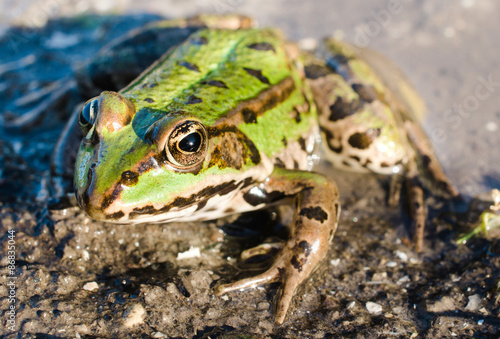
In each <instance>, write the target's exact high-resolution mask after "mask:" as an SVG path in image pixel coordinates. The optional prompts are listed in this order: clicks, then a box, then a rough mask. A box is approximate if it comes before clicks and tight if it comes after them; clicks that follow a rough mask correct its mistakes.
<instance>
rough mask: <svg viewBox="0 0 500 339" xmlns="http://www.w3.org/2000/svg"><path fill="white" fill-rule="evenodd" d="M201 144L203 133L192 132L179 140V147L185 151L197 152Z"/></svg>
mask: <svg viewBox="0 0 500 339" xmlns="http://www.w3.org/2000/svg"><path fill="white" fill-rule="evenodd" d="M200 146H201V135H200V133H196V132H195V133H191V134H188V135H186V136H185V137H184V138H183V139H182V140H181V141H179V148H180V149H181V150H182V151H184V152H190V153H192V152H196V151H197V150H199V149H200Z"/></svg>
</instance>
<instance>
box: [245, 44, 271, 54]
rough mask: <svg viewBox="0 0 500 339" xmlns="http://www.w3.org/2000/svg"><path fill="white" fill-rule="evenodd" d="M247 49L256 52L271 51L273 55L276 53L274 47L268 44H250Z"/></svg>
mask: <svg viewBox="0 0 500 339" xmlns="http://www.w3.org/2000/svg"><path fill="white" fill-rule="evenodd" d="M247 47H248V48H251V49H255V50H257V51H273V52H274V53H276V50H275V49H274V46H273V45H271V44H270V43H269V42H257V43H254V44H250V45H248V46H247Z"/></svg>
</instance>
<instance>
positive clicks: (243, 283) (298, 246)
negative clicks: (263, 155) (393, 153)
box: [215, 169, 340, 324]
mask: <svg viewBox="0 0 500 339" xmlns="http://www.w3.org/2000/svg"><path fill="white" fill-rule="evenodd" d="M264 186H265V187H264V188H263V189H262V191H260V193H259V196H261V197H262V199H267V196H268V194H269V193H273V195H280V196H281V197H282V198H286V197H293V198H294V206H295V214H294V220H293V222H292V225H291V232H290V238H289V240H288V241H287V242H286V243H285V244H284V245H283V246H282V248H281V250H280V252H279V253H278V255H277V258H276V260H275V261H274V263H273V264H272V265H271V267H270V268H269V269H268V270H267V271H265V272H264V273H261V274H259V275H257V276H254V277H250V278H246V279H242V280H239V281H236V282H233V283H229V284H224V285H220V286H219V287H218V288H217V289H216V291H215V293H216V294H217V295H221V294H224V293H228V292H231V291H235V290H241V289H245V288H249V287H256V286H260V285H263V284H267V283H272V282H278V281H279V282H281V287H280V290H279V292H278V294H277V300H276V304H275V318H274V320H275V322H276V323H277V324H282V323H283V322H284V321H285V317H286V315H287V312H288V309H289V307H290V304H291V301H292V298H293V296H294V293H295V291H296V289H297V287H298V286H299V285H300V284H301V283H302V282H303V281H304V280H306V279H307V278H308V277H309V276H310V275H311V273H312V272H313V271H314V269H315V268H316V267H317V266H318V264H319V263H320V262H321V261H322V260H323V258H324V257H325V256H326V254H327V252H328V247H329V243H330V240H331V239H332V238H333V235H334V233H335V230H336V228H337V223H338V216H339V212H340V205H339V201H338V193H337V188H336V186H335V184H334V183H333V181H332V180H330V179H328V178H326V177H324V176H322V175H320V174H316V173H311V172H300V171H289V170H284V169H275V171H274V173H273V175H272V176H271V177H270V178H269V180H268V181H266V183H265V185H264ZM277 247H279V246H277V245H274V246H273V245H261V246H257V247H256V248H253V249H250V250H247V251H245V252H243V253H242V257H245V258H248V257H251V256H254V255H259V254H261V253H264V252H267V251H269V250H272V249H273V248H277Z"/></svg>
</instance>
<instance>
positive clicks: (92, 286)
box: [83, 281, 99, 291]
mask: <svg viewBox="0 0 500 339" xmlns="http://www.w3.org/2000/svg"><path fill="white" fill-rule="evenodd" d="M98 288H99V285H97V283H96V282H95V281H91V282H88V283H86V284H85V285H83V289H84V290H86V291H94V290H97V289H98Z"/></svg>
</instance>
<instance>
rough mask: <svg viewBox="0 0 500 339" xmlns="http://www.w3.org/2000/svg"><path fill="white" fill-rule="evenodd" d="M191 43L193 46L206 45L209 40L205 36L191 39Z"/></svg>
mask: <svg viewBox="0 0 500 339" xmlns="http://www.w3.org/2000/svg"><path fill="white" fill-rule="evenodd" d="M190 42H191V43H192V44H193V45H206V44H207V43H208V39H207V38H205V37H204V36H195V37H192V38H191V40H190Z"/></svg>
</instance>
